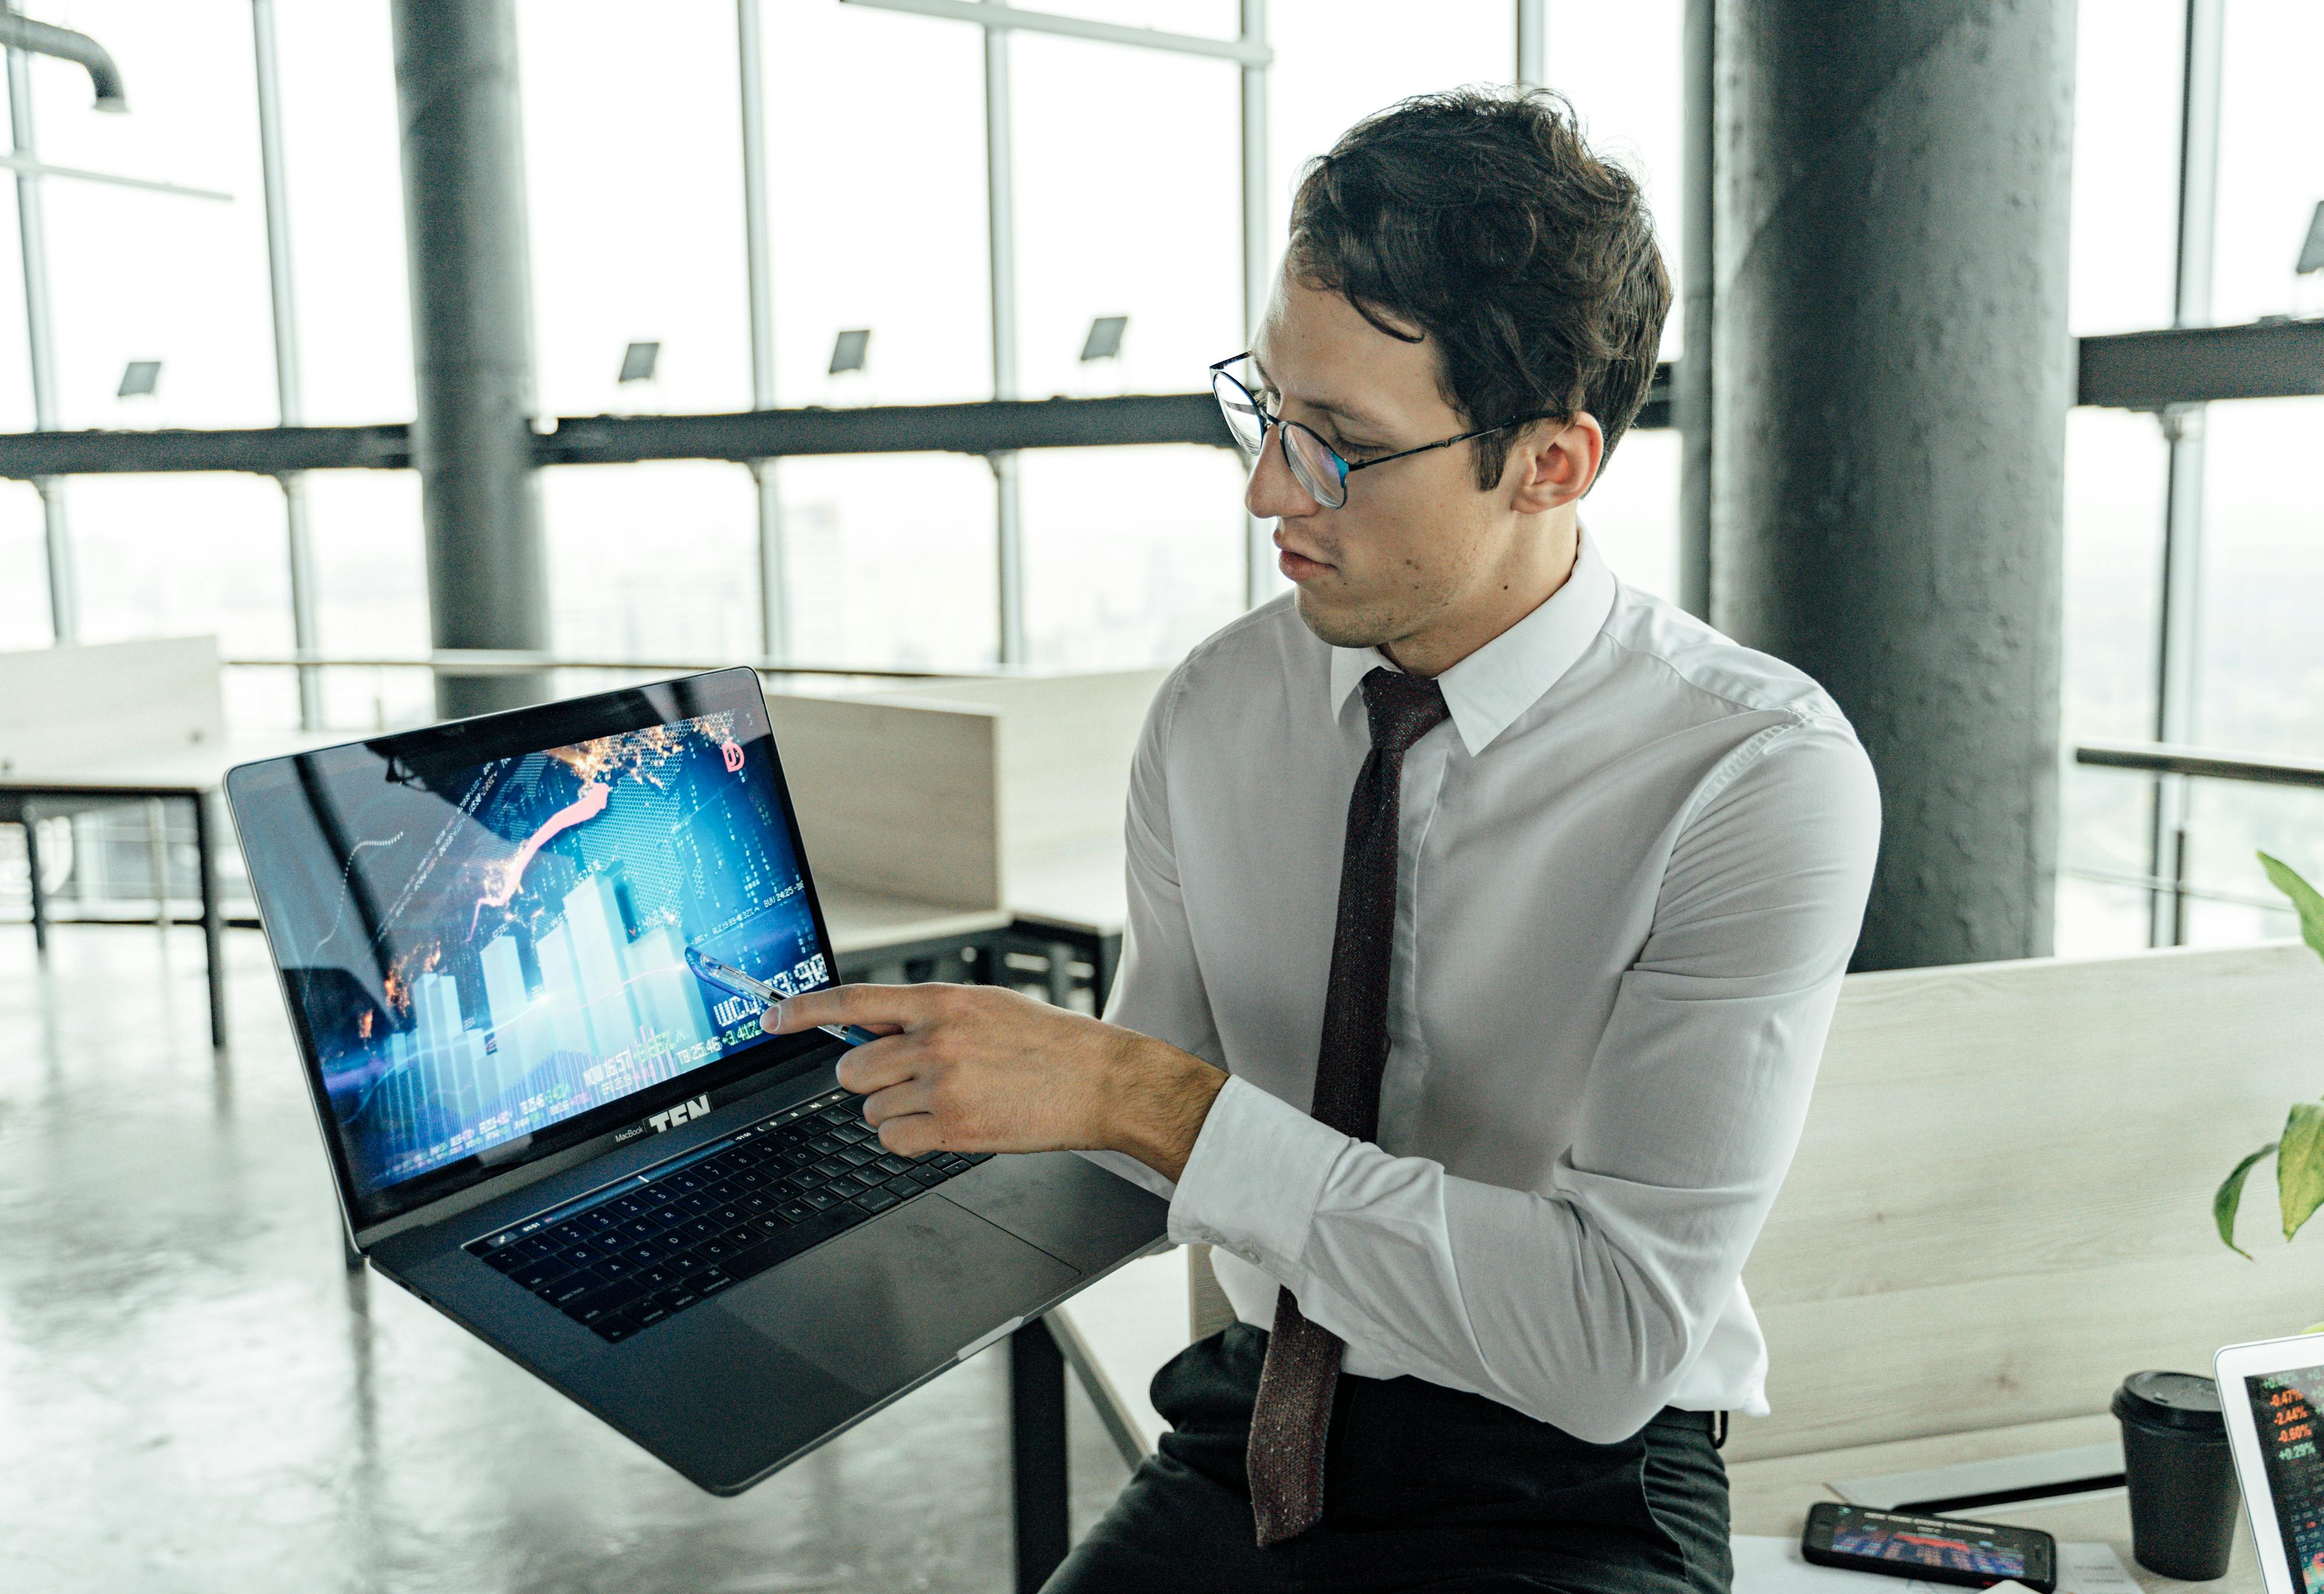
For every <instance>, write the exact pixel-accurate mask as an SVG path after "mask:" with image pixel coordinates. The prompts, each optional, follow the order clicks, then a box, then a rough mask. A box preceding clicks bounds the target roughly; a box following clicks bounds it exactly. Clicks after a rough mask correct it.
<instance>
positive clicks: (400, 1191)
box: [226, 666, 844, 1250]
mask: <svg viewBox="0 0 2324 1594" xmlns="http://www.w3.org/2000/svg"><path fill="white" fill-rule="evenodd" d="M641 708H643V709H650V711H651V716H650V718H637V717H636V710H637V709H641ZM624 709H625V710H628V711H629V714H628V716H627V717H626V718H624V717H623V716H622V714H620V713H618V712H617V710H624ZM721 711H733V712H736V713H739V714H741V715H742V716H743V717H744V718H743V723H745V724H747V725H748V726H749V727H750V729H751V731H752V736H755V737H758V738H759V739H762V740H763V741H764V743H765V746H766V753H767V757H768V761H769V765H770V773H771V774H772V777H773V781H774V786H775V792H776V794H777V797H778V799H779V802H780V803H781V805H782V819H783V823H784V825H785V826H786V827H787V829H788V832H789V837H790V841H791V846H792V849H793V854H792V855H793V857H794V858H795V859H796V860H797V862H798V868H799V874H800V877H801V880H802V883H803V885H804V886H805V889H806V893H807V907H808V912H809V913H810V915H811V917H812V921H813V923H814V926H815V936H816V946H817V948H818V949H819V950H821V951H822V953H823V956H824V958H825V962H826V965H827V966H828V967H829V968H830V969H831V971H832V976H833V978H834V979H835V980H836V978H837V976H838V970H839V959H838V955H837V953H836V951H835V949H834V948H833V946H832V941H831V931H830V927H829V925H828V924H827V922H825V917H824V911H823V901H822V897H821V894H820V893H819V891H818V890H817V888H816V882H815V872H814V869H813V867H812V864H811V862H810V860H809V858H808V857H807V846H806V841H805V838H804V837H803V836H802V835H801V834H800V829H799V823H798V811H797V809H796V807H795V806H794V804H793V802H792V800H791V792H790V783H789V782H788V780H787V779H785V777H784V774H783V765H782V755H781V750H780V749H779V747H778V746H776V744H775V738H774V731H773V727H772V724H771V722H770V718H769V716H768V712H767V707H766V696H765V691H764V689H763V688H762V687H761V684H760V681H759V677H758V672H756V671H754V670H752V669H751V668H749V667H748V666H737V667H735V668H733V669H729V670H718V671H707V672H702V673H699V674H695V675H685V676H675V677H671V678H669V679H668V680H664V681H649V682H644V683H641V684H640V685H636V686H628V687H621V688H616V689H614V690H610V691H604V692H596V693H592V694H589V695H587V696H585V697H579V698H566V699H560V700H557V701H555V702H550V703H542V704H537V705H533V706H531V707H528V708H523V709H507V710H503V711H502V712H499V713H494V714H484V715H477V716H474V717H471V718H465V719H456V720H449V721H446V722H444V723H441V724H438V725H432V726H427V727H420V728H418V729H414V730H408V731H399V732H394V733H391V734H389V735H387V736H383V737H364V738H360V739H357V740H353V741H348V742H342V743H336V744H333V745H332V746H327V747H318V748H312V749H309V750H307V751H304V752H300V753H296V754H291V755H286V756H284V757H280V758H271V759H263V760H260V761H257V762H255V763H253V764H246V765H238V766H236V767H235V768H234V769H233V770H230V771H229V772H228V773H227V774H226V796H227V803H228V808H229V811H231V812H232V813H233V815H234V819H235V830H236V833H237V836H238V837H239V838H240V839H241V841H242V845H243V848H244V856H245V858H248V857H250V856H251V846H252V837H251V830H252V829H253V827H252V826H251V825H250V824H248V823H246V822H245V820H244V815H245V813H246V812H247V811H249V807H250V804H251V803H252V802H263V801H272V800H273V795H274V794H272V793H268V792H258V791H255V790H254V783H256V782H258V781H261V780H268V779H272V777H273V776H274V775H275V774H277V773H278V772H282V771H286V770H287V771H290V772H291V773H292V778H293V779H294V780H295V779H296V771H297V768H298V766H299V765H301V764H302V762H306V763H308V764H309V767H310V768H313V767H318V765H320V763H321V761H326V760H328V759H329V758H330V757H331V756H332V755H336V754H343V753H346V752H347V751H350V750H352V749H356V748H361V749H363V750H364V751H365V752H366V753H368V754H369V755H371V756H372V757H374V758H376V759H383V760H384V759H389V758H395V757H408V756H409V755H411V754H412V753H414V752H419V753H420V754H421V755H422V756H427V757H430V761H434V759H433V757H432V756H431V755H445V754H449V755H456V756H455V757H453V758H449V759H447V760H446V761H447V762H459V761H461V760H462V759H465V762H466V763H468V764H470V765H482V764H484V763H489V762H491V761H492V760H493V759H495V758H500V757H506V756H511V755H514V754H517V753H519V752H538V751H542V750H545V749H547V748H549V747H558V746H569V745H571V744H572V743H574V742H576V741H583V740H587V739H590V738H591V737H601V736H617V735H621V734H622V733H624V732H626V731H630V730H637V729H642V728H645V727H647V726H650V725H657V724H659V725H668V724H672V723H676V722H678V721H680V720H685V719H689V718H696V717H698V716H700V715H703V714H709V713H717V712H721ZM549 727H554V728H549ZM752 736H745V737H738V738H737V739H738V740H741V741H742V742H744V743H745V744H747V743H748V742H749V741H750V740H751V739H752ZM252 867H253V875H254V879H253V890H252V893H251V894H252V897H253V899H254V902H255V903H256V904H257V906H258V913H259V922H260V927H261V929H262V930H263V931H265V933H266V935H267V945H268V950H269V952H270V954H272V961H273V963H274V968H275V977H276V983H277V985H278V987H280V988H281V993H282V998H283V1006H284V1008H285V1011H286V1012H287V1013H288V1014H289V1015H290V1020H291V1033H292V1034H293V1036H294V1037H295V1039H296V1040H297V1042H298V1045H299V1053H300V1067H301V1070H302V1071H303V1072H304V1074H305V1076H306V1081H307V1089H308V1098H309V1105H310V1106H311V1107H313V1108H314V1110H315V1115H316V1123H317V1126H318V1129H319V1130H320V1132H321V1134H322V1138H323V1145H324V1151H325V1154H326V1155H327V1159H328V1161H329V1163H330V1164H331V1175H332V1182H333V1184H334V1186H335V1188H336V1189H337V1191H338V1196H339V1205H340V1209H341V1211H342V1212H343V1213H344V1215H345V1217H346V1223H347V1228H348V1233H349V1236H350V1238H351V1241H352V1243H353V1244H354V1245H355V1247H356V1248H357V1249H358V1250H363V1249H366V1248H368V1247H369V1246H371V1245H373V1244H374V1243H376V1242H377V1241H379V1240H381V1239H383V1238H385V1237H388V1236H389V1235H391V1234H396V1233H401V1232H402V1231H404V1230H406V1229H409V1228H415V1227H419V1226H420V1225H422V1224H425V1223H428V1222H431V1221H435V1220H436V1219H438V1217H440V1216H445V1215H449V1214H450V1213H453V1212H457V1211H461V1210H465V1209H467V1208H469V1207H472V1206H475V1205H476V1204H478V1203H479V1202H481V1201H483V1200H490V1199H493V1197H494V1196H497V1195H500V1194H503V1193H505V1192H507V1191H511V1190H513V1189H518V1188H521V1187H522V1186H523V1185H525V1184H528V1183H530V1182H533V1181H534V1180H535V1179H538V1178H544V1177H547V1176H549V1175H550V1174H552V1173H556V1172H562V1171H564V1170H566V1169H568V1168H571V1167H575V1166H577V1165H579V1164H581V1163H586V1162H587V1161H589V1160H590V1159H591V1158H593V1157H595V1156H596V1155H601V1154H604V1152H605V1151H608V1150H611V1149H613V1148H614V1147H615V1146H617V1145H627V1144H630V1143H631V1142H632V1141H633V1140H634V1139H635V1138H636V1134H637V1130H638V1129H639V1127H640V1126H643V1125H644V1124H645V1123H646V1121H647V1120H648V1119H650V1117H652V1116H653V1115H654V1114H656V1113H658V1112H661V1111H664V1110H666V1109H668V1108H669V1107H674V1106H676V1105H677V1104H678V1103H679V1102H683V1101H687V1100H690V1099H693V1098H698V1097H702V1096H705V1095H709V1096H711V1097H712V1098H713V1099H714V1105H715V1103H716V1102H717V1101H719V1100H721V1099H732V1098H736V1097H740V1096H742V1095H746V1094H751V1093H754V1092H756V1091H760V1090H763V1089H769V1088H770V1087H773V1086H776V1085H779V1084H780V1083H781V1082H782V1081H783V1080H784V1079H785V1078H787V1077H789V1076H793V1075H805V1074H807V1073H809V1072H811V1071H813V1070H815V1069H816V1068H818V1067H821V1066H823V1065H824V1064H825V1063H826V1062H828V1061H829V1060H830V1059H831V1058H832V1057H833V1056H834V1055H835V1054H836V1052H839V1051H841V1050H844V1048H843V1047H840V1046H838V1045H837V1044H836V1043H834V1042H833V1041H832V1039H831V1037H829V1036H827V1035H824V1034H822V1033H819V1032H810V1033H806V1034H800V1035H784V1036H777V1037H772V1038H761V1040H759V1041H756V1042H753V1043H749V1044H746V1045H744V1046H742V1047H741V1048H738V1049H737V1050H736V1051H734V1052H730V1053H728V1054H727V1055H725V1056H724V1057H720V1058H716V1059H714V1060H712V1061H709V1062H706V1063H704V1064H702V1065H701V1066H700V1067H697V1068H695V1069H692V1070H687V1072H685V1073H682V1074H678V1075H677V1076H675V1077H674V1078H672V1079H670V1080H663V1081H661V1082H659V1084H656V1085H652V1086H649V1087H646V1088H645V1089H641V1090H637V1091H633V1092H632V1093H631V1094H629V1095H627V1096H624V1097H622V1098H618V1099H616V1100H613V1101H610V1102H607V1103H604V1105H603V1106H600V1107H595V1108H592V1109H591V1110H590V1111H588V1112H586V1113H580V1114H576V1116H574V1117H571V1118H567V1119H564V1120H561V1121H560V1122H558V1123H556V1124H553V1125H549V1126H546V1127H545V1128H544V1129H542V1130H540V1131H539V1132H537V1133H535V1134H534V1135H531V1136H530V1137H527V1138H526V1139H525V1140H524V1141H522V1143H521V1145H519V1146H518V1147H517V1148H516V1149H514V1150H512V1149H509V1148H507V1147H502V1146H494V1147H488V1148H486V1150H485V1151H484V1152H483V1153H480V1154H476V1155H472V1156H470V1157H466V1158H463V1159H461V1160H460V1161H459V1162H457V1163H448V1164H447V1165H446V1166H444V1167H442V1168H438V1169H431V1170H429V1172H426V1173H423V1174H420V1175H418V1176H416V1177H415V1178H413V1179H410V1180H404V1181H399V1182H397V1183H396V1184H393V1185H390V1186H388V1187H387V1189H386V1191H383V1192H382V1195H383V1197H385V1198H386V1199H375V1198H370V1197H367V1196H366V1195H365V1194H364V1192H362V1191H360V1190H359V1189H358V1188H357V1185H356V1182H355V1177H354V1172H353V1169H352V1166H351V1164H350V1163H349V1161H348V1158H347V1153H346V1144H345V1141H344V1140H343V1138H342V1136H341V1135H340V1132H339V1127H338V1124H337V1116H336V1114H334V1113H333V1112H332V1110H331V1106H330V1099H329V1093H328V1091H327V1089H326V1088H325V1086H324V1083H323V1070H322V1065H321V1058H320V1052H319V1048H318V1046H317V1044H316V1042H315V1038H314V1034H313V1032H312V1031H311V1029H310V1028H309V1023H308V1018H307V1015H306V1012H305V1008H304V1005H303V1004H302V1003H301V1002H300V1000H299V999H298V996H297V994H296V992H295V991H294V990H293V988H292V987H291V981H290V978H289V977H288V975H287V974H286V973H285V971H284V967H283V959H282V958H281V955H280V952H281V949H280V948H279V947H278V946H277V944H276V942H275V939H274V933H273V931H272V929H271V928H270V927H269V926H268V924H267V920H266V912H265V900H264V895H263V893H262V892H261V891H259V890H258V889H257V886H256V880H255V874H256V867H257V866H255V865H254V866H252ZM738 1087H740V1088H738ZM392 1192H394V1193H392Z"/></svg>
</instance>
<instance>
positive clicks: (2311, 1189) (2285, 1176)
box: [2275, 1101, 2324, 1239]
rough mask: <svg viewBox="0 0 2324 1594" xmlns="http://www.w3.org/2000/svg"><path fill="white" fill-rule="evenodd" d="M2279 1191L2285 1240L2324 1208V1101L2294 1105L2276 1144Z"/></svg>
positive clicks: (2276, 1175) (2276, 1189) (2277, 1193)
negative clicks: (2317, 1210)
mask: <svg viewBox="0 0 2324 1594" xmlns="http://www.w3.org/2000/svg"><path fill="white" fill-rule="evenodd" d="M2275 1193H2276V1196H2277V1198H2278V1200H2281V1201H2282V1206H2283V1237H2284V1238H2285V1239H2290V1238H2291V1237H2292V1236H2293V1235H2295V1234H2298V1233H2299V1232H2300V1226H2301V1224H2303V1223H2305V1222H2307V1221H2308V1219H2309V1218H2310V1216H2311V1215H2313V1214H2314V1212H2315V1210H2316V1209H2317V1208H2319V1207H2324V1102H2314V1101H2295V1102H2293V1103H2292V1112H2291V1114H2290V1116H2288V1117H2286V1118H2285V1119H2284V1120H2283V1138H2282V1140H2281V1141H2279V1142H2277V1143H2276V1150H2275Z"/></svg>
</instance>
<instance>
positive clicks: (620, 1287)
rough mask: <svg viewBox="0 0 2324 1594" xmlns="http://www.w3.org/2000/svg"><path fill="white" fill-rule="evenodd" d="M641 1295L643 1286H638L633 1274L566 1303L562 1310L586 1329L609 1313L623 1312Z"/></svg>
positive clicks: (635, 1276)
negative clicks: (622, 1310)
mask: <svg viewBox="0 0 2324 1594" xmlns="http://www.w3.org/2000/svg"><path fill="white" fill-rule="evenodd" d="M640 1293H641V1286H640V1284H638V1278H637V1274H631V1275H630V1276H629V1277H627V1278H625V1279H621V1280H618V1281H616V1282H614V1283H613V1284H607V1285H605V1286H604V1288H603V1289H601V1290H598V1291H596V1292H595V1293H591V1294H587V1295H584V1296H582V1297H581V1298H580V1299H579V1300H577V1301H567V1302H565V1304H564V1306H563V1308H562V1310H563V1311H564V1313H565V1315H566V1316H567V1317H569V1318H571V1319H572V1320H573V1321H575V1322H576V1323H579V1324H581V1325H582V1326H583V1327H584V1328H586V1327H587V1326H588V1325H589V1324H591V1323H594V1322H595V1321H597V1320H598V1319H599V1318H601V1317H604V1315H605V1314H606V1313H607V1312H609V1311H621V1309H622V1307H624V1306H627V1305H628V1304H629V1303H630V1302H632V1301H634V1300H636V1299H637V1298H638V1295H639V1294H640Z"/></svg>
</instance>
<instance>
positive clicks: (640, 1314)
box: [630, 1298, 669, 1329]
mask: <svg viewBox="0 0 2324 1594" xmlns="http://www.w3.org/2000/svg"><path fill="white" fill-rule="evenodd" d="M630 1315H631V1316H632V1317H633V1318H635V1319H636V1320H637V1323H638V1327H640V1328H641V1329H650V1328H651V1327H653V1326H654V1324H656V1323H658V1322H659V1321H661V1320H662V1319H664V1318H666V1317H668V1316H669V1307H667V1306H664V1305H662V1304H661V1303H660V1302H658V1301H655V1300H653V1299H651V1298H648V1299H646V1300H643V1301H641V1302H638V1303H637V1304H636V1305H635V1306H632V1307H631V1308H630Z"/></svg>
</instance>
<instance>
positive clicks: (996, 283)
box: [984, 0, 1025, 664]
mask: <svg viewBox="0 0 2324 1594" xmlns="http://www.w3.org/2000/svg"><path fill="white" fill-rule="evenodd" d="M985 4H986V5H988V6H989V7H991V8H994V9H999V8H1001V6H1002V5H1003V4H1004V0H985ZM1010 106H1011V102H1010V93H1009V32H1008V30H1006V29H1004V28H996V27H988V28H986V29H985V30H984V172H985V184H984V185H985V227H986V233H987V238H988V243H989V249H988V255H987V259H988V264H989V267H990V272H991V286H992V396H993V397H994V398H996V399H1013V398H1015V397H1016V396H1017V184H1016V155H1015V152H1014V147H1013V145H1014V140H1013V138H1012V136H1011V133H1012V129H1011V127H1010V114H1011V113H1010ZM988 459H990V461H991V466H992V490H993V516H992V527H993V545H994V546H993V552H994V561H995V571H994V574H995V579H996V585H997V588H998V590H999V598H1000V639H999V645H1000V655H1001V663H1004V664H1021V663H1024V662H1025V540H1024V527H1023V524H1022V522H1021V520H1020V519H1019V511H1020V495H1019V482H1018V470H1017V456H1016V455H1015V454H1014V453H1003V454H993V455H990V456H988Z"/></svg>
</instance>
